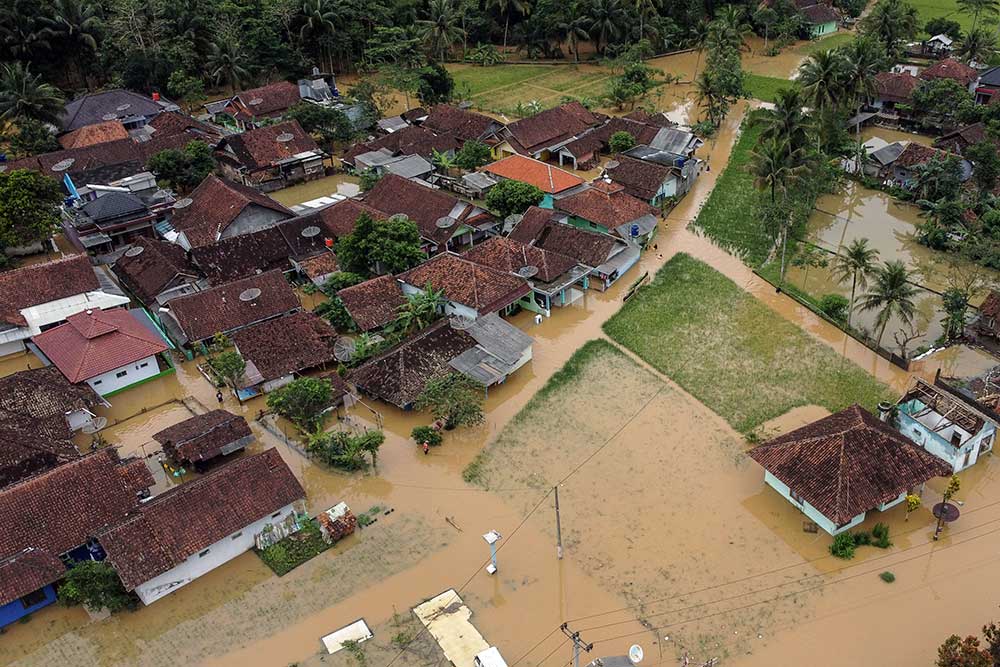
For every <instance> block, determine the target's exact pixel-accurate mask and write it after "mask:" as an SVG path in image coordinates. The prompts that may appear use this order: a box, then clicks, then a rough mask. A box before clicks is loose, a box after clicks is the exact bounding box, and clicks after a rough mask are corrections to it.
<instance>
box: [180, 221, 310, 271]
mask: <svg viewBox="0 0 1000 667" xmlns="http://www.w3.org/2000/svg"><path fill="white" fill-rule="evenodd" d="M291 256H292V249H291V248H289V247H288V243H287V241H286V240H285V236H284V234H282V233H281V230H280V229H278V228H277V227H268V228H267V229H262V230H260V231H258V232H251V233H250V234H240V235H239V236H233V237H231V238H228V239H220V240H218V241H216V242H215V243H212V244H210V245H203V246H198V247H196V248H192V249H191V257H192V259H193V260H194V263H195V264H196V265H197V266H198V268H199V269H201V271H202V272H203V273H204V274H205V276H206V277H207V278H208V280H209V282H211V283H212V284H213V285H221V284H223V283H228V282H232V281H234V280H242V279H244V278H251V277H253V276H256V275H260V274H261V273H264V272H267V271H273V270H278V271H287V270H289V269H290V268H291V263H290V262H289V261H288V258H289V257H291Z"/></svg>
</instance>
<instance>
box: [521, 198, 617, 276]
mask: <svg viewBox="0 0 1000 667" xmlns="http://www.w3.org/2000/svg"><path fill="white" fill-rule="evenodd" d="M539 210H543V209H539ZM526 223H527V224H526ZM508 238H512V239H514V240H515V241H520V242H521V243H527V244H528V245H534V246H536V247H539V248H542V249H543V250H548V251H550V252H557V253H560V254H563V255H568V256H570V257H572V258H573V259H575V260H576V261H578V262H580V263H581V264H583V265H584V266H589V267H592V268H593V267H598V266H600V265H601V264H604V263H605V262H606V261H608V257H609V256H610V255H611V251H612V250H613V249H614V247H615V244H617V243H619V241H616V240H615V239H614V238H612V237H611V236H608V235H607V234H597V233H595V232H588V231H585V230H583V229H577V228H576V227H573V226H572V225H566V224H563V223H559V222H553V221H552V220H551V212H549V211H545V216H543V214H541V213H538V212H534V211H532V210H531V209H528V212H527V213H525V215H524V218H523V219H522V220H521V222H520V223H518V225H517V226H516V227H514V230H513V231H512V232H511V233H510V236H509V237H508Z"/></svg>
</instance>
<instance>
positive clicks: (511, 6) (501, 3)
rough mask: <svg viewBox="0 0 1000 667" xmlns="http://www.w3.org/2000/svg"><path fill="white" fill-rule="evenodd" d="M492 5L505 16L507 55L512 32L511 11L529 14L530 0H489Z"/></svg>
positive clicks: (505, 47) (504, 40)
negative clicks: (509, 34)
mask: <svg viewBox="0 0 1000 667" xmlns="http://www.w3.org/2000/svg"><path fill="white" fill-rule="evenodd" d="M489 5H490V6H491V7H496V8H497V11H499V12H500V14H501V16H503V17H504V24H503V52H504V56H505V57H506V55H507V34H508V32H510V15H511V12H517V14H518V15H520V16H527V15H528V14H530V13H531V6H530V5H529V4H528V0H489Z"/></svg>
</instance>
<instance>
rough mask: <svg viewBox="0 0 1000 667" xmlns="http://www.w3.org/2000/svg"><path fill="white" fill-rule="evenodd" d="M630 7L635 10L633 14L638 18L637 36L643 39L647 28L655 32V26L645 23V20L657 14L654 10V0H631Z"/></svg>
mask: <svg viewBox="0 0 1000 667" xmlns="http://www.w3.org/2000/svg"><path fill="white" fill-rule="evenodd" d="M631 2H632V7H631V9H632V10H633V11H634V12H635V16H636V17H637V18H638V19H639V32H638V38H639V39H644V38H645V37H646V36H647V35H646V31H647V28H649V29H650V30H652V31H653V32H655V28H653V26H651V25H647V24H646V22H647V21H648V20H649V19H654V18H656V17H657V16H658V14H659V13H658V12H657V10H656V1H655V0H631Z"/></svg>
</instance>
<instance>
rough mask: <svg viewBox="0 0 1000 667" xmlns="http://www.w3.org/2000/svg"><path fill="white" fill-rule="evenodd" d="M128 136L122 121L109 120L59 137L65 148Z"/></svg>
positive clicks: (80, 146) (81, 146)
mask: <svg viewBox="0 0 1000 667" xmlns="http://www.w3.org/2000/svg"><path fill="white" fill-rule="evenodd" d="M128 138H129V137H128V130H126V129H125V126H124V125H122V124H121V121H118V120H108V121H104V122H103V123H94V124H93V125H84V126H83V127H81V128H78V129H76V130H73V131H72V132H67V133H66V134H64V135H62V136H61V137H59V145H60V146H62V147H63V148H83V147H84V146H93V145H94V144H103V143H105V142H107V141H116V140H118V139H128Z"/></svg>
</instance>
